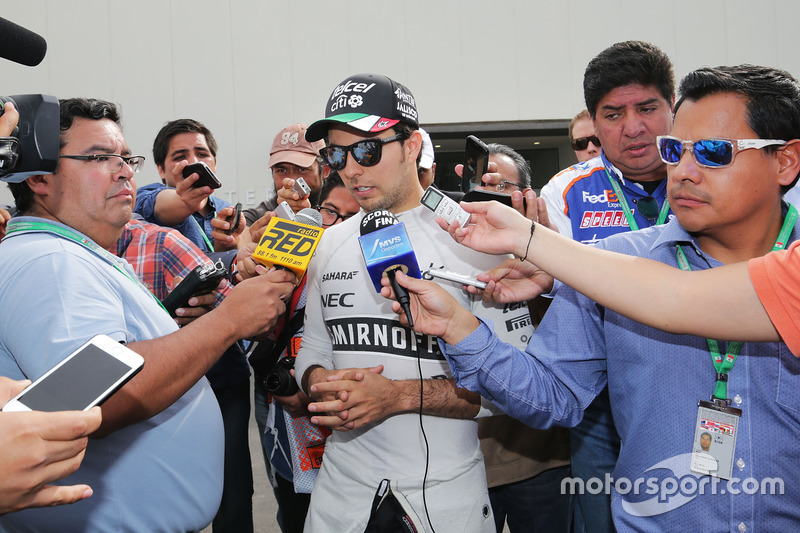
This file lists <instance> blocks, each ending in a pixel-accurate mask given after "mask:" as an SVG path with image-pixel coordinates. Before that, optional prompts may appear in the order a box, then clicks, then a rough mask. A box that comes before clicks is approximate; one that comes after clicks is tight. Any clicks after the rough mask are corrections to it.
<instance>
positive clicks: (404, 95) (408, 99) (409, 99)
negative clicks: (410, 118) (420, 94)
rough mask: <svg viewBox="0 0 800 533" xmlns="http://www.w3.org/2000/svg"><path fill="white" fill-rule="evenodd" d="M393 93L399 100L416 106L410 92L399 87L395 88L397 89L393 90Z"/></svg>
mask: <svg viewBox="0 0 800 533" xmlns="http://www.w3.org/2000/svg"><path fill="white" fill-rule="evenodd" d="M394 95H395V96H396V97H397V99H398V100H399V101H400V102H403V103H404V104H410V105H412V106H414V107H417V103H416V102H415V101H414V97H413V96H411V95H410V94H407V93H404V92H403V90H402V89H400V88H399V87H398V88H397V90H395V91H394Z"/></svg>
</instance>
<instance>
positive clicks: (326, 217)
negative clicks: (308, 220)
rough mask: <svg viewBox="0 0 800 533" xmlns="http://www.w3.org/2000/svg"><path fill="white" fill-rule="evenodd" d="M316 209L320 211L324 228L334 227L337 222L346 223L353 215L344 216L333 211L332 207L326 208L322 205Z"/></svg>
mask: <svg viewBox="0 0 800 533" xmlns="http://www.w3.org/2000/svg"><path fill="white" fill-rule="evenodd" d="M314 209H316V210H317V211H319V214H320V215H322V226H323V227H326V228H327V227H328V226H333V225H334V224H336V223H337V222H339V221H340V220H341V221H345V220H347V219H348V218H350V217H351V216H353V215H342V214H340V213H339V212H338V211H336V210H335V209H331V208H330V207H325V206H322V205H318V206H316V207H315V208H314Z"/></svg>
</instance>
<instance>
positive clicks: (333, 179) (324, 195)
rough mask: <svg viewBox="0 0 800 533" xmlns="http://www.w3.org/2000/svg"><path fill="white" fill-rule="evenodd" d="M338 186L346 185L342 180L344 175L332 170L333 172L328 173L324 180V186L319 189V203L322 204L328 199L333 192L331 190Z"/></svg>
mask: <svg viewBox="0 0 800 533" xmlns="http://www.w3.org/2000/svg"><path fill="white" fill-rule="evenodd" d="M337 187H344V182H343V181H342V177H341V176H339V173H338V172H336V171H335V170H331V173H330V174H328V177H327V178H325V181H323V182H322V187H321V188H320V190H319V202H318V205H321V204H322V202H324V201H325V200H327V199H328V196H330V194H331V191H332V190H333V189H335V188H337Z"/></svg>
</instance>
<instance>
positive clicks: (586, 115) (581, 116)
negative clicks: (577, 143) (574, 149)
mask: <svg viewBox="0 0 800 533" xmlns="http://www.w3.org/2000/svg"><path fill="white" fill-rule="evenodd" d="M584 118H588V119H589V120H591V119H592V117H591V116H589V111H587V110H586V109H581V110H580V111H578V114H577V115H575V116H574V117H572V120H570V121H569V142H572V141H574V140H575V137H573V136H572V130H574V129H575V123H577V122H578V121H579V120H581V119H584Z"/></svg>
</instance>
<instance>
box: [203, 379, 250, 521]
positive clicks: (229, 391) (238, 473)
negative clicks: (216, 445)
mask: <svg viewBox="0 0 800 533" xmlns="http://www.w3.org/2000/svg"><path fill="white" fill-rule="evenodd" d="M212 390H213V391H214V395H215V396H216V397H217V402H219V409H220V411H221V412H222V424H223V427H224V428H225V473H224V477H225V478H224V481H223V485H222V502H221V503H220V506H219V510H218V511H217V515H216V516H215V517H214V521H213V522H212V523H211V524H212V529H213V531H214V533H223V532H227V531H229V532H232V533H234V532H235V533H239V532H242V533H252V531H253V466H252V464H251V463H250V443H249V440H248V429H249V428H248V426H249V423H250V381H249V380H246V381H244V382H243V383H242V384H240V385H236V386H234V387H223V388H212ZM197 445H198V446H202V443H197Z"/></svg>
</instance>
